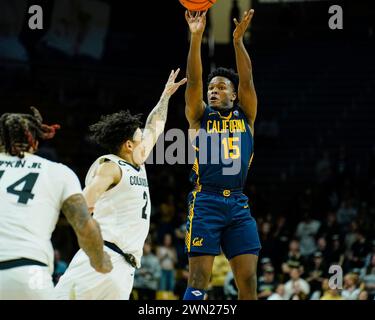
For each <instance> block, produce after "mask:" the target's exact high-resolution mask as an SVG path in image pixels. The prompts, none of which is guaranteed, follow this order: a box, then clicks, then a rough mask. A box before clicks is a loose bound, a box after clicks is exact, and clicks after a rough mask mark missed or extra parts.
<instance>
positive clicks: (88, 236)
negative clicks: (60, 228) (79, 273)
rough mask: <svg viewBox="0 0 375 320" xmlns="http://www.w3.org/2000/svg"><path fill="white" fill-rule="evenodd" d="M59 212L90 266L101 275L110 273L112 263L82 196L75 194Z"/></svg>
mask: <svg viewBox="0 0 375 320" xmlns="http://www.w3.org/2000/svg"><path fill="white" fill-rule="evenodd" d="M61 210H62V212H63V213H64V215H65V216H66V218H67V220H68V221H69V223H70V224H71V225H72V227H73V229H74V231H75V233H76V235H77V238H78V243H79V246H80V247H81V248H82V249H83V251H85V253H86V254H87V255H88V257H89V258H90V264H91V266H92V267H93V268H94V269H95V270H96V271H98V272H101V273H108V272H110V271H111V270H112V263H111V259H110V257H109V256H108V255H107V253H106V252H104V250H103V246H104V243H103V238H102V234H101V232H100V228H99V225H98V224H97V222H96V221H95V220H94V219H93V218H92V217H91V216H90V214H89V212H88V210H87V204H86V201H85V198H84V197H83V196H82V194H75V195H72V196H70V197H69V198H68V199H66V200H65V201H64V203H63V205H62V208H61Z"/></svg>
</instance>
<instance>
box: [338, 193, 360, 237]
mask: <svg viewBox="0 0 375 320" xmlns="http://www.w3.org/2000/svg"><path fill="white" fill-rule="evenodd" d="M357 213H358V209H357V208H356V207H355V206H354V202H353V199H349V200H343V201H342V202H341V206H340V208H339V210H338V211H337V222H338V224H339V225H340V230H341V232H342V233H345V232H347V231H348V230H349V225H350V223H351V222H352V221H353V220H354V219H355V218H356V217H357Z"/></svg>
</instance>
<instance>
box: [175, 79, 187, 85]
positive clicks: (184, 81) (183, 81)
mask: <svg viewBox="0 0 375 320" xmlns="http://www.w3.org/2000/svg"><path fill="white" fill-rule="evenodd" d="M186 82H187V78H183V79H182V80H181V81H179V82H178V83H177V85H178V86H182V85H184V84H185V83H186Z"/></svg>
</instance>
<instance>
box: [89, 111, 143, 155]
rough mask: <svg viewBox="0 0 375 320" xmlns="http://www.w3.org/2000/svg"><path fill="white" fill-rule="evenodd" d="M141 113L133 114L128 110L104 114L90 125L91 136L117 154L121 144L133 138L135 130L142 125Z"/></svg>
mask: <svg viewBox="0 0 375 320" xmlns="http://www.w3.org/2000/svg"><path fill="white" fill-rule="evenodd" d="M141 117H142V115H141V114H137V115H132V114H131V113H130V112H129V111H128V110H125V111H120V112H117V113H114V114H110V115H106V116H102V117H101V118H100V121H99V122H97V123H95V124H93V125H91V126H90V128H89V129H90V133H91V135H90V138H91V140H93V141H95V142H96V143H97V144H99V145H100V146H101V147H102V148H104V149H106V150H107V151H109V152H111V153H113V154H117V153H118V152H119V149H120V147H121V145H122V144H123V143H124V142H125V141H127V140H132V139H133V136H134V133H135V131H136V130H137V129H138V128H140V127H141V126H142V122H141Z"/></svg>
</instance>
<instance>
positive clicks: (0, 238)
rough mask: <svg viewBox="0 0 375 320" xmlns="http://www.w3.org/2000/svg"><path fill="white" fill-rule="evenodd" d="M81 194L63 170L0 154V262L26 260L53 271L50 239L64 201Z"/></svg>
mask: <svg viewBox="0 0 375 320" xmlns="http://www.w3.org/2000/svg"><path fill="white" fill-rule="evenodd" d="M78 193H80V194H82V188H81V185H80V183H79V180H78V178H77V176H76V175H75V173H74V172H73V171H72V170H71V169H69V168H68V167H67V166H65V165H63V164H59V163H55V162H52V161H49V160H46V159H44V158H41V157H39V156H36V155H32V154H29V153H26V154H25V157H24V158H23V159H20V158H18V157H13V156H10V155H8V154H5V153H0V261H8V260H14V259H18V258H28V259H33V260H37V261H39V262H42V263H45V264H47V265H48V266H49V269H50V271H51V272H52V271H53V258H54V255H53V248H52V244H51V235H52V232H53V230H54V229H55V226H56V223H57V220H58V217H59V214H60V209H61V206H62V204H63V203H64V201H65V200H66V199H68V198H69V197H70V196H72V195H74V194H78Z"/></svg>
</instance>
